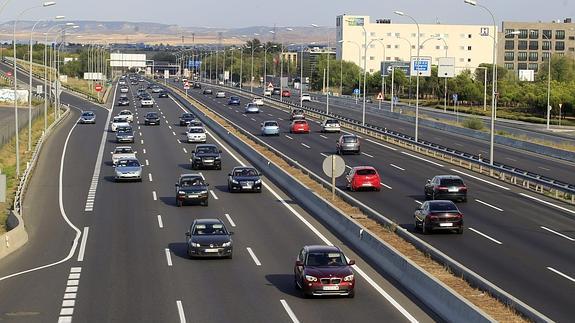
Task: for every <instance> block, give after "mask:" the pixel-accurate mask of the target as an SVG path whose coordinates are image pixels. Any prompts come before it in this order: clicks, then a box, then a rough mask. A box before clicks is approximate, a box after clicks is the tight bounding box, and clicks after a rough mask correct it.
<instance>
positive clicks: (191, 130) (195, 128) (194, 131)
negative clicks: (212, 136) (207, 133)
mask: <svg viewBox="0 0 575 323" xmlns="http://www.w3.org/2000/svg"><path fill="white" fill-rule="evenodd" d="M188 132H189V133H204V128H200V127H194V128H190V129H188Z"/></svg>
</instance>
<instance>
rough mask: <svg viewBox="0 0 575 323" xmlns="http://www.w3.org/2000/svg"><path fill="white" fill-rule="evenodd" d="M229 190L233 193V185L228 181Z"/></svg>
mask: <svg viewBox="0 0 575 323" xmlns="http://www.w3.org/2000/svg"><path fill="white" fill-rule="evenodd" d="M228 192H230V193H233V191H232V186H231V185H230V183H228Z"/></svg>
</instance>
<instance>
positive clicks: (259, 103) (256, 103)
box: [252, 97, 264, 106]
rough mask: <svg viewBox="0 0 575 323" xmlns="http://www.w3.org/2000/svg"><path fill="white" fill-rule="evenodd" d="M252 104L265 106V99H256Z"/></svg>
mask: <svg viewBox="0 0 575 323" xmlns="http://www.w3.org/2000/svg"><path fill="white" fill-rule="evenodd" d="M252 103H253V104H255V105H257V106H263V105H264V99H263V98H260V97H255V98H254V99H253V100H252Z"/></svg>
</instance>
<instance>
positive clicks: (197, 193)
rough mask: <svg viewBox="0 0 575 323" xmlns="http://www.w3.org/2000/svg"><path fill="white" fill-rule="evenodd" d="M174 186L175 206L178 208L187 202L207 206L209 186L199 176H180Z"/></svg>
mask: <svg viewBox="0 0 575 323" xmlns="http://www.w3.org/2000/svg"><path fill="white" fill-rule="evenodd" d="M175 186H176V205H177V206H178V207H180V206H182V205H184V204H185V203H188V202H190V203H200V204H202V205H203V206H208V199H209V196H210V194H209V193H208V186H209V184H208V183H206V181H205V180H204V179H203V177H202V175H201V174H182V175H180V178H178V182H177V183H176V185H175Z"/></svg>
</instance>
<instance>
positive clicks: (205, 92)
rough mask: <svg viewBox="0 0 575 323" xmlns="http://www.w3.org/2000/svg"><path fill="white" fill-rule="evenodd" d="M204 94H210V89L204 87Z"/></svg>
mask: <svg viewBox="0 0 575 323" xmlns="http://www.w3.org/2000/svg"><path fill="white" fill-rule="evenodd" d="M202 93H204V94H212V93H213V92H212V89H204V91H203V92H202Z"/></svg>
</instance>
